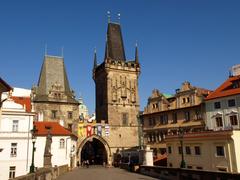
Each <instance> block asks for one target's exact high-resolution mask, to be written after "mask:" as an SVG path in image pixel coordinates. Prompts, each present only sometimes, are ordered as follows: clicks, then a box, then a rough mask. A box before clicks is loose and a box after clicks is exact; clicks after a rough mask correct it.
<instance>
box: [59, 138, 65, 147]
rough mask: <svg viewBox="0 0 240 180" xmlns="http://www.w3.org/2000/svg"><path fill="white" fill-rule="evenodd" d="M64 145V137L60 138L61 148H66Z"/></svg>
mask: <svg viewBox="0 0 240 180" xmlns="http://www.w3.org/2000/svg"><path fill="white" fill-rule="evenodd" d="M64 146H65V140H64V139H60V146H59V148H60V149H62V148H64Z"/></svg>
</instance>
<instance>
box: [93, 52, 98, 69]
mask: <svg viewBox="0 0 240 180" xmlns="http://www.w3.org/2000/svg"><path fill="white" fill-rule="evenodd" d="M96 67H97V50H96V48H95V49H94V64H93V69H95V68H96Z"/></svg>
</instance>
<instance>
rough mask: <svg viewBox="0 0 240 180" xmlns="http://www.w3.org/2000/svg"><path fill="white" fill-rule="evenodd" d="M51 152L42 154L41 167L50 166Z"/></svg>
mask: <svg viewBox="0 0 240 180" xmlns="http://www.w3.org/2000/svg"><path fill="white" fill-rule="evenodd" d="M51 159H52V154H44V160H43V167H45V168H50V167H52V161H51Z"/></svg>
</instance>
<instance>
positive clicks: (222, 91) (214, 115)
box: [205, 74, 240, 131]
mask: <svg viewBox="0 0 240 180" xmlns="http://www.w3.org/2000/svg"><path fill="white" fill-rule="evenodd" d="M205 100H206V101H205V104H206V128H207V129H208V130H214V131H218V130H228V129H240V122H239V117H240V110H239V107H240V75H239V74H237V75H236V76H230V77H229V78H228V79H227V80H226V81H225V82H224V83H222V84H221V85H220V86H219V87H218V88H217V89H216V90H214V91H213V92H212V93H210V94H209V95H208V96H207V98H206V99H205Z"/></svg>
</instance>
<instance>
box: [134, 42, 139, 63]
mask: <svg viewBox="0 0 240 180" xmlns="http://www.w3.org/2000/svg"><path fill="white" fill-rule="evenodd" d="M135 63H137V64H138V63H139V60H138V46H137V43H136V46H135Z"/></svg>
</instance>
